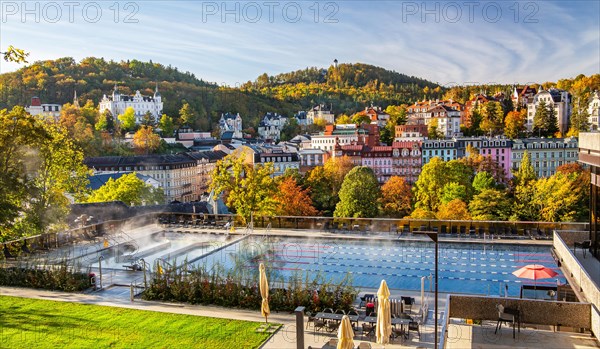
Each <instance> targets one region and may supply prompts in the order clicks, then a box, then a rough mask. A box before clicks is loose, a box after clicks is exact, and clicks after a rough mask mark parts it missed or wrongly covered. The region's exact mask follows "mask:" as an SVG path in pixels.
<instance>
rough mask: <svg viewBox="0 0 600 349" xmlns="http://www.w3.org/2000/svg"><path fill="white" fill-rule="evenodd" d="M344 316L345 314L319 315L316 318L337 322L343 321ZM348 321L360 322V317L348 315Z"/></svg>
mask: <svg viewBox="0 0 600 349" xmlns="http://www.w3.org/2000/svg"><path fill="white" fill-rule="evenodd" d="M343 316H344V314H332V313H323V312H321V313H317V315H315V318H317V319H323V320H336V321H342V317H343ZM348 319H350V321H358V315H348Z"/></svg>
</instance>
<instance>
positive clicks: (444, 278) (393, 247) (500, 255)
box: [196, 236, 566, 297]
mask: <svg viewBox="0 0 600 349" xmlns="http://www.w3.org/2000/svg"><path fill="white" fill-rule="evenodd" d="M550 249H551V247H550V246H531V245H529V246H524V245H516V244H515V245H510V244H491V243H489V244H481V243H445V242H441V243H440V244H439V290H440V292H452V293H468V294H486V295H501V296H503V295H504V294H505V292H507V294H508V296H513V297H515V296H519V294H520V286H521V284H523V283H525V284H532V285H533V284H534V281H533V280H527V279H519V278H517V277H516V276H514V275H512V272H513V271H515V270H517V269H519V268H521V267H523V266H525V265H528V264H542V265H544V266H546V267H549V268H551V269H553V270H554V271H556V272H557V273H558V275H557V276H556V277H554V278H552V279H544V280H537V281H536V282H535V284H537V285H547V286H552V285H556V284H557V282H560V283H561V284H562V283H565V281H566V280H565V278H564V276H563V275H562V273H561V271H560V269H559V268H558V267H557V265H556V263H555V262H554V260H553V259H552V256H551V254H550ZM260 262H264V263H265V264H266V266H267V268H268V270H269V271H270V273H271V275H274V276H276V277H278V278H281V277H283V278H289V277H290V276H292V275H297V274H298V273H308V274H309V275H316V274H318V273H321V274H322V275H323V276H325V277H326V278H327V279H329V278H331V279H332V281H334V282H338V281H340V280H342V279H343V278H344V277H345V276H346V275H348V274H350V275H351V278H352V284H353V285H354V286H356V287H359V288H361V287H362V288H377V287H379V284H380V282H381V280H382V279H385V280H386V282H387V284H388V286H389V287H390V288H393V289H402V290H415V291H417V290H420V289H421V277H423V276H429V275H430V274H433V273H434V244H433V243H432V242H420V241H400V240H397V241H387V242H382V241H366V240H341V239H337V240H333V239H331V240H325V239H301V238H278V237H270V238H264V237H257V236H253V237H248V238H247V239H244V240H242V241H240V242H237V243H235V244H233V245H230V246H228V247H226V248H224V249H222V250H219V251H216V252H214V253H212V254H210V255H208V256H207V257H205V258H203V259H201V260H199V261H197V262H196V265H203V266H205V267H208V268H211V267H214V266H216V265H219V266H222V267H224V268H229V269H231V268H234V267H240V266H241V267H242V268H247V269H251V270H254V269H257V265H258V263H260ZM507 287H508V288H507ZM425 288H426V289H429V281H426V283H425Z"/></svg>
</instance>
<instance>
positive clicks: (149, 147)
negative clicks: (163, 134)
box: [133, 126, 160, 154]
mask: <svg viewBox="0 0 600 349" xmlns="http://www.w3.org/2000/svg"><path fill="white" fill-rule="evenodd" d="M133 146H134V147H135V150H136V152H138V153H142V154H148V153H150V152H153V151H155V150H156V149H158V147H159V146H160V136H159V135H157V134H156V133H154V131H153V130H152V126H142V127H140V129H139V130H138V131H137V132H136V133H135V134H134V135H133Z"/></svg>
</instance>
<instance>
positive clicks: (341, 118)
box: [335, 114, 352, 125]
mask: <svg viewBox="0 0 600 349" xmlns="http://www.w3.org/2000/svg"><path fill="white" fill-rule="evenodd" d="M351 123H352V119H351V118H350V117H349V116H348V115H346V114H342V115H340V116H338V117H337V119H335V124H336V125H344V124H351Z"/></svg>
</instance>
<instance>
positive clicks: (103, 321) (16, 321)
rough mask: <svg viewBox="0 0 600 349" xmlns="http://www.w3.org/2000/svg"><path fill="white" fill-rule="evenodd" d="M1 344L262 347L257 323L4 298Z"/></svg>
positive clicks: (0, 300) (1, 301)
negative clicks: (257, 331)
mask: <svg viewBox="0 0 600 349" xmlns="http://www.w3.org/2000/svg"><path fill="white" fill-rule="evenodd" d="M0 309H1V310H0V348H108V347H116V348H124V347H127V348H223V349H231V348H235V349H240V348H258V346H259V345H260V344H261V343H262V342H263V341H264V340H265V339H266V338H268V336H269V335H268V334H266V333H256V332H255V330H256V329H257V328H258V327H259V326H260V325H261V324H260V323H257V322H248V321H238V320H228V319H216V318H208V317H200V316H192V315H179V314H169V313H159V312H153V311H143V310H134V309H124V308H115V307H106V306H99V305H88V304H78V303H69V302H55V301H46V300H37V299H28V298H17V297H5V296H0Z"/></svg>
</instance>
